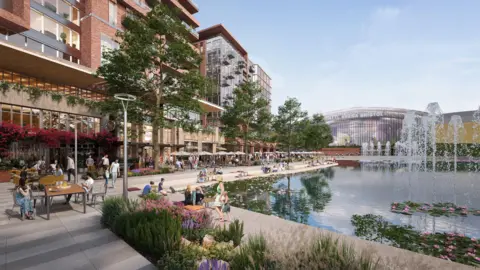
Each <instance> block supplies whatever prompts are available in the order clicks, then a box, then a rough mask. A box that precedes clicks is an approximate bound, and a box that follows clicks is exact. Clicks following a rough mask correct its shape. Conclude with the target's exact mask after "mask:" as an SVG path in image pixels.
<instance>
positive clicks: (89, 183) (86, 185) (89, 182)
mask: <svg viewBox="0 0 480 270" xmlns="http://www.w3.org/2000/svg"><path fill="white" fill-rule="evenodd" d="M83 178H84V179H85V181H84V182H83V183H82V184H81V187H82V188H83V190H84V191H85V193H86V195H88V193H89V192H90V190H91V189H92V187H93V184H94V183H95V181H94V180H93V175H92V173H90V172H87V174H86V175H84V176H83ZM71 198H72V194H69V195H68V196H67V201H66V202H65V203H64V204H68V203H69V202H70V199H71Z"/></svg>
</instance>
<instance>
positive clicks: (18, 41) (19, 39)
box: [8, 33, 26, 47]
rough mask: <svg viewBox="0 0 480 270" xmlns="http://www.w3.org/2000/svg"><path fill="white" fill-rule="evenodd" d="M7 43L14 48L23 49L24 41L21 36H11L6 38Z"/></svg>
mask: <svg viewBox="0 0 480 270" xmlns="http://www.w3.org/2000/svg"><path fill="white" fill-rule="evenodd" d="M11 34H12V33H11ZM8 42H10V43H12V44H14V45H16V46H19V47H25V44H26V39H25V37H24V36H22V35H19V34H13V35H11V36H8Z"/></svg>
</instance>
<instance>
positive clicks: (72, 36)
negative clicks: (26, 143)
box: [0, 0, 222, 164]
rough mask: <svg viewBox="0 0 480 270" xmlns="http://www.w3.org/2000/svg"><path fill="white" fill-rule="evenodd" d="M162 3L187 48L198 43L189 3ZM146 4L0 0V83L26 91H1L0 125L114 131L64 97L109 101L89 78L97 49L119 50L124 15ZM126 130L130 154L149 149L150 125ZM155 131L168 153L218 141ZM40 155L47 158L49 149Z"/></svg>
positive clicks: (98, 58) (212, 108)
mask: <svg viewBox="0 0 480 270" xmlns="http://www.w3.org/2000/svg"><path fill="white" fill-rule="evenodd" d="M161 2H162V3H164V4H166V5H168V6H170V7H173V8H176V9H177V10H179V18H180V19H181V20H182V21H183V23H184V24H185V25H186V26H187V28H189V29H190V30H191V31H190V34H191V35H190V36H189V39H190V40H191V42H192V46H193V44H194V43H195V42H197V41H198V34H197V33H196V32H195V30H194V29H195V28H197V27H198V26H199V22H198V20H197V19H196V18H195V17H194V16H193V14H195V13H196V12H198V8H197V6H196V5H195V4H194V3H193V2H192V1H190V0H162V1H161ZM150 9H151V8H150V7H149V5H148V4H147V2H146V0H0V81H2V85H7V84H15V85H20V86H22V87H21V88H18V89H23V90H25V89H28V91H18V92H15V91H13V90H8V89H7V90H5V91H4V92H3V94H2V92H0V110H1V115H2V117H1V118H0V124H1V123H2V122H12V123H14V124H18V125H22V126H33V127H38V128H45V129H47V128H48V129H50V128H54V129H58V130H66V131H73V130H74V127H75V124H74V123H75V122H78V123H79V128H80V131H81V132H84V133H92V132H99V131H100V130H109V131H113V130H114V125H112V122H111V121H110V120H111V119H108V118H107V117H105V116H102V115H101V114H100V113H98V112H96V111H93V110H91V109H89V108H88V107H87V106H86V105H84V104H83V103H81V104H80V103H78V102H77V103H74V102H72V100H74V99H72V98H69V97H76V98H81V99H82V100H86V101H88V100H94V101H99V100H103V99H106V98H112V97H109V96H107V95H106V94H105V92H103V91H102V90H101V88H99V87H97V86H98V85H100V84H103V83H104V81H103V80H102V79H101V78H98V77H96V76H94V75H93V74H94V73H95V71H96V69H97V68H98V67H99V66H100V65H101V63H102V52H103V50H107V49H112V48H116V47H118V44H117V43H116V42H115V41H114V37H115V33H116V32H117V31H123V30H124V27H123V25H122V21H123V18H124V17H125V16H143V15H145V14H147V12H148V11H150ZM32 89H33V90H32ZM2 91H3V90H2ZM29 93H30V94H29ZM31 93H36V94H35V96H36V98H31V96H32V94H31ZM38 93H40V94H38ZM42 93H43V94H45V93H48V95H46V94H45V95H43V94H42ZM37 94H38V95H37ZM47 96H48V97H47ZM50 96H57V97H58V96H64V98H55V99H53V98H50ZM199 102H200V103H201V106H202V107H203V109H205V110H206V111H207V112H217V111H219V110H221V109H222V108H221V107H219V106H216V105H214V104H212V103H210V102H207V101H206V100H200V101H199ZM197 117H198V119H200V116H197ZM129 128H130V131H131V132H132V133H135V134H136V135H137V136H135V137H134V138H133V139H131V141H130V146H129V147H131V149H130V151H129V153H130V154H131V155H132V156H138V155H143V153H148V149H151V147H152V145H151V138H152V136H153V134H155V131H153V130H152V127H151V125H149V124H148V123H145V124H143V125H136V124H135V125H130V124H129ZM158 132H162V133H163V136H160V137H161V138H162V141H161V142H160V144H161V148H162V149H164V150H165V151H167V150H168V152H170V151H175V150H178V149H180V148H182V147H185V146H186V145H190V146H192V149H199V150H198V151H202V149H204V148H205V147H202V144H203V145H204V146H209V147H207V149H209V150H211V151H214V150H215V147H214V145H215V144H217V143H219V141H220V139H219V138H220V136H219V133H218V130H217V131H216V132H214V133H213V134H203V135H202V134H190V133H187V132H184V131H183V130H182V129H181V128H172V129H162V130H159V131H158ZM42 151H43V150H42ZM62 153H63V152H62ZM37 154H38V155H40V153H37ZM41 154H42V155H48V150H45V152H44V153H41ZM79 164H80V163H79ZM82 164H83V163H82Z"/></svg>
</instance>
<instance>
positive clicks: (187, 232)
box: [182, 226, 213, 245]
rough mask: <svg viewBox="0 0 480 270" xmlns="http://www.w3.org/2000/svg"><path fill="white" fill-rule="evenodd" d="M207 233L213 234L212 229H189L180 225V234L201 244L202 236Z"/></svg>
mask: <svg viewBox="0 0 480 270" xmlns="http://www.w3.org/2000/svg"><path fill="white" fill-rule="evenodd" d="M207 234H213V231H212V229H206V228H205V229H191V228H185V227H183V226H182V236H183V237H184V238H185V239H187V240H188V241H191V242H195V243H198V244H200V245H201V244H202V242H203V238H204V237H205V235H207Z"/></svg>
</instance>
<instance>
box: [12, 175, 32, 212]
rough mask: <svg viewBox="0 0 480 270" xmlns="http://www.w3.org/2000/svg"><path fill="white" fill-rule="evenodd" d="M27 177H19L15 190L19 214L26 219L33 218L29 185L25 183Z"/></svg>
mask: <svg viewBox="0 0 480 270" xmlns="http://www.w3.org/2000/svg"><path fill="white" fill-rule="evenodd" d="M26 183H27V179H26V178H24V177H22V178H20V182H19V185H18V187H17V190H16V194H15V200H16V201H17V204H18V205H20V214H21V215H22V219H23V216H25V217H26V218H27V219H33V208H32V201H31V200H30V187H29V186H28V185H27V184H26Z"/></svg>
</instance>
